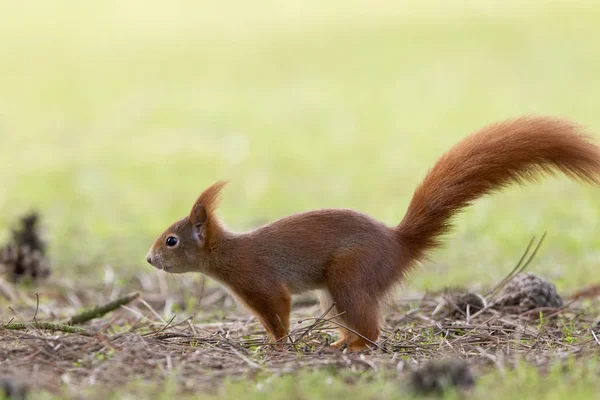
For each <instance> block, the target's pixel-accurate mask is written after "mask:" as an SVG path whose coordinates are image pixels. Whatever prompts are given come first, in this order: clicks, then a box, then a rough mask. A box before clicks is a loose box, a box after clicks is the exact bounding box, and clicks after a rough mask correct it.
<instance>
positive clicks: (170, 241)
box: [167, 236, 178, 247]
mask: <svg viewBox="0 0 600 400" xmlns="http://www.w3.org/2000/svg"><path fill="white" fill-rule="evenodd" d="M177 242H178V240H177V238H176V237H175V236H169V237H168V238H167V246H168V247H173V246H176V245H177Z"/></svg>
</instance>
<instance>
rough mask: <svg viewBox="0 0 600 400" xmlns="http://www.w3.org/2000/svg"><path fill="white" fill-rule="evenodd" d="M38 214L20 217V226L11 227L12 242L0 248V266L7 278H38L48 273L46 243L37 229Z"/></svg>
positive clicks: (14, 280) (48, 264)
mask: <svg viewBox="0 0 600 400" xmlns="http://www.w3.org/2000/svg"><path fill="white" fill-rule="evenodd" d="M37 223H38V214H37V213H32V214H30V215H27V216H25V217H23V218H22V219H21V225H22V226H21V228H20V229H13V231H12V233H13V235H12V236H13V237H12V239H13V240H12V243H9V244H8V245H6V247H4V248H3V249H0V266H1V267H2V270H3V273H4V274H6V275H7V276H8V279H9V280H11V281H13V282H17V281H19V280H21V279H22V278H30V279H32V280H38V279H43V278H46V277H48V276H49V275H50V261H49V260H48V259H47V258H46V256H45V250H46V244H45V243H44V241H43V240H42V239H41V237H40V235H39V233H38V231H37V226H38V225H37Z"/></svg>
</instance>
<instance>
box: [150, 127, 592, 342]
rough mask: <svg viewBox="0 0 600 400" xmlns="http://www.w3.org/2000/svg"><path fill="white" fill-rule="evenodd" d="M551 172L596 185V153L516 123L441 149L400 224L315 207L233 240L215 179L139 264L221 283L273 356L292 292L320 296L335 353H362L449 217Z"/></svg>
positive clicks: (559, 132) (586, 144)
mask: <svg viewBox="0 0 600 400" xmlns="http://www.w3.org/2000/svg"><path fill="white" fill-rule="evenodd" d="M558 171H560V172H562V173H564V174H566V175H567V176H569V177H571V178H574V179H576V180H579V181H584V182H588V183H595V184H598V183H600V148H599V147H598V146H597V145H595V144H594V143H593V142H592V140H591V139H590V138H589V137H588V136H586V134H585V133H584V132H583V131H582V129H581V128H580V127H578V126H577V125H575V124H573V123H571V122H569V121H566V120H563V119H558V118H551V117H521V118H518V119H514V120H508V121H504V122H499V123H495V124H492V125H489V126H486V127H484V128H482V129H480V130H479V131H477V132H475V133H473V134H471V135H470V136H468V137H466V138H465V139H463V140H462V141H461V142H459V143H458V144H456V145H455V146H454V147H453V148H451V149H450V151H448V152H447V153H445V154H444V155H443V156H442V157H441V158H440V159H439V161H438V162H437V163H436V164H435V165H434V166H433V168H432V169H431V170H430V171H429V172H428V174H427V175H426V176H425V179H424V180H423V182H422V183H421V185H420V186H419V187H417V189H416V191H415V193H414V195H413V197H412V200H411V202H410V205H409V206H408V210H407V212H406V215H405V216H404V218H403V219H402V221H401V222H400V224H398V225H397V226H387V225H385V224H383V223H381V222H379V221H376V220H374V219H372V218H371V217H369V216H367V215H365V214H362V213H360V212H357V211H353V210H348V209H322V210H315V211H309V212H304V213H299V214H293V215H290V216H288V217H285V218H282V219H279V220H277V221H275V222H272V223H270V224H267V225H264V226H262V227H260V228H257V229H254V230H251V231H249V232H244V233H238V232H232V231H230V230H228V229H226V228H225V227H224V226H223V224H222V223H221V222H220V221H219V219H218V218H217V216H216V214H215V211H216V208H217V203H218V198H219V193H220V192H221V189H223V186H224V185H225V182H217V183H215V184H214V185H212V186H210V187H209V188H208V189H206V190H205V191H204V192H203V193H202V194H201V195H200V196H199V197H198V199H197V200H196V202H195V203H194V205H193V207H192V209H191V212H190V214H189V215H188V216H186V217H185V218H183V219H181V220H179V221H177V222H175V223H174V224H173V225H171V226H170V227H169V228H168V229H167V230H166V231H165V232H164V233H163V234H161V235H160V237H159V238H158V239H157V240H156V242H155V243H154V245H153V246H152V248H151V249H150V251H149V252H148V255H147V258H146V260H147V261H148V263H150V264H151V265H153V266H154V267H155V268H157V269H159V270H163V271H165V272H168V273H183V272H201V273H203V274H206V275H208V276H209V277H212V278H214V279H215V280H217V281H218V282H220V283H221V284H223V285H224V286H226V287H227V288H228V289H229V290H230V291H231V292H232V293H233V294H234V296H235V297H236V298H237V299H238V300H239V301H241V302H242V303H243V304H245V305H246V306H247V307H248V308H249V309H250V310H251V311H252V312H253V313H254V314H255V315H256V316H257V317H258V318H259V320H260V322H261V323H262V324H263V326H264V328H265V330H266V332H267V335H268V337H269V340H270V342H271V343H274V345H275V346H276V347H277V348H281V347H282V345H281V343H282V342H283V341H284V340H285V339H286V338H287V335H288V331H289V318H290V309H291V296H292V295H293V294H298V293H301V292H304V291H308V290H319V291H320V294H321V296H320V302H321V307H322V308H323V309H324V310H328V309H332V310H333V312H334V313H335V314H333V315H338V314H339V317H338V321H339V324H340V325H341V326H343V328H341V329H340V339H339V340H338V341H336V342H335V343H333V344H332V346H333V347H334V348H346V347H347V348H348V350H349V351H360V350H363V349H365V348H367V347H368V346H369V345H372V344H373V343H375V342H376V341H377V340H378V338H379V333H380V312H381V303H382V301H383V300H384V297H385V296H386V294H389V292H390V291H391V289H392V288H394V286H395V284H397V283H400V282H401V281H402V280H403V278H404V277H405V275H406V273H407V272H408V271H409V270H411V269H412V268H414V267H415V266H416V265H417V263H418V262H421V261H424V260H425V259H426V258H427V255H428V253H430V251H431V250H433V249H435V248H436V247H437V246H438V245H439V244H440V237H441V236H442V235H443V234H445V233H447V232H448V231H449V230H450V228H451V225H450V223H451V219H452V217H453V216H454V215H455V214H456V213H457V212H459V211H460V210H461V209H463V208H464V207H466V206H468V205H469V204H470V203H471V202H472V201H474V200H475V199H477V198H479V197H482V196H484V195H486V194H489V193H492V192H494V191H497V190H499V189H501V188H503V187H505V186H507V185H508V184H510V183H519V184H523V183H525V182H527V181H535V180H536V179H537V178H539V177H541V176H543V175H553V174H554V173H555V172H558ZM346 328H348V329H346ZM275 342H277V343H275Z"/></svg>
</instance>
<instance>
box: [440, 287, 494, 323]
mask: <svg viewBox="0 0 600 400" xmlns="http://www.w3.org/2000/svg"><path fill="white" fill-rule="evenodd" d="M484 307H485V302H484V300H483V298H482V297H481V296H479V295H477V294H476V293H472V292H464V293H457V294H454V295H451V296H449V298H448V299H447V305H446V310H447V312H448V314H449V315H450V316H452V317H453V318H457V319H459V318H464V317H465V316H466V315H467V308H468V311H469V315H473V314H475V313H476V312H477V311H480V310H483V308H484Z"/></svg>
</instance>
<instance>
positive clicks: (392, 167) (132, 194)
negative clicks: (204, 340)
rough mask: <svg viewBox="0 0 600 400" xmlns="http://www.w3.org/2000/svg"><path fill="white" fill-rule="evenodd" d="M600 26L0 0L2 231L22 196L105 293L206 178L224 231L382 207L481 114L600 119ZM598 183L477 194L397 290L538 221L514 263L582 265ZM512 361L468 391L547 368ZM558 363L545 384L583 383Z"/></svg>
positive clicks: (394, 208)
mask: <svg viewBox="0 0 600 400" xmlns="http://www.w3.org/2000/svg"><path fill="white" fill-rule="evenodd" d="M599 22H600V4H598V3H597V2H594V1H575V2H561V1H551V2H547V1H542V0H539V1H529V2H525V3H523V2H518V1H515V0H509V1H499V0H490V1H486V2H474V1H468V2H463V3H461V4H460V5H458V4H456V3H452V2H444V1H441V0H427V1H422V2H416V1H403V2H397V1H379V2H376V3H373V2H367V1H365V0H350V1H345V2H340V1H332V2H327V3H323V2H317V1H313V0H309V1H304V2H301V3H293V4H292V3H281V2H275V1H263V2H259V3H252V4H250V3H248V2H242V1H239V0H238V1H235V0H227V1H225V2H219V3H212V2H205V1H203V2H185V3H179V4H173V3H168V2H158V1H154V0H150V1H143V2H142V1H141V0H132V1H128V2H126V3H118V2H96V3H89V2H76V1H74V0H57V1H53V2H37V3H36V4H35V5H25V4H21V3H19V2H2V3H0V37H2V38H5V40H2V41H0V59H1V60H2V62H0V88H1V89H0V110H1V111H0V241H2V240H3V239H6V238H7V235H8V228H9V226H10V224H11V223H12V222H13V221H14V219H15V218H16V217H17V216H18V215H20V214H22V213H23V212H26V211H28V210H29V209H31V208H36V209H39V210H40V211H41V213H42V216H43V218H44V221H45V223H46V225H47V228H48V237H49V239H50V241H51V247H50V250H51V253H52V254H51V256H52V259H53V260H54V275H53V279H54V281H55V282H59V283H60V284H61V285H63V286H68V287H74V286H80V287H82V288H84V287H93V288H94V290H100V291H103V292H105V293H110V292H111V291H112V290H113V289H114V288H115V287H116V288H121V287H123V286H127V285H131V284H132V282H133V281H134V280H135V277H136V276H138V275H140V274H154V272H153V271H151V270H150V269H149V267H148V266H147V265H145V261H144V256H145V254H146V251H147V249H148V248H149V247H150V245H151V243H152V242H153V240H154V239H155V237H156V236H157V235H158V234H159V233H160V232H161V231H162V229H163V228H164V227H166V226H167V225H168V224H169V223H171V222H172V221H173V220H175V219H177V218H179V217H181V216H182V215H185V214H186V213H187V211H188V209H189V207H190V206H191V204H192V201H193V200H194V199H195V197H196V196H197V194H198V193H199V192H200V191H201V190H202V189H203V188H204V187H206V186H207V185H209V184H211V183H213V182H214V181H216V180H219V179H229V180H230V185H229V186H228V188H227V190H226V191H225V193H224V201H223V203H222V207H221V209H220V212H221V214H222V216H223V218H224V220H225V221H226V222H227V224H228V225H230V226H231V227H232V228H235V229H239V230H243V229H248V228H251V227H254V226H256V225H257V224H260V223H263V222H266V221H270V220H273V219H276V218H278V217H282V216H284V215H287V214H290V213H294V212H298V211H303V210H308V209H314V208H322V207H344V208H345V207H349V208H355V209H358V210H361V211H364V212H366V213H368V214H370V215H372V216H374V217H376V218H378V219H380V220H382V221H384V222H386V223H388V224H395V223H397V222H399V221H400V219H401V218H402V216H403V213H404V211H405V209H406V206H407V205H408V202H409V200H410V197H411V194H412V191H413V190H414V188H415V187H416V185H417V184H418V183H419V182H420V180H421V179H422V177H423V176H424V174H425V173H426V171H427V169H428V168H429V167H430V166H431V165H432V163H433V162H435V160H436V159H437V158H438V157H439V156H440V154H441V153H442V152H444V151H445V150H447V149H448V148H449V146H451V145H452V144H454V143H455V142H456V141H457V140H459V139H460V138H462V137H463V136H465V135H466V134H468V133H469V132H471V131H473V130H475V129H477V128H479V127H481V126H483V125H485V124H487V123H489V122H492V121H496V120H501V119H504V118H509V117H515V116H518V115H521V114H526V113H542V114H551V115H559V116H566V117H569V118H571V119H573V120H575V121H578V122H580V123H582V124H584V125H587V126H589V127H590V128H591V130H592V131H595V132H598V133H600V116H599V114H598V112H597V108H598V104H600V80H598V79H597V71H599V70H600V54H598V52H596V51H593V45H591V42H590V40H591V38H594V37H600V23H599ZM596 136H598V134H596ZM598 137H600V136H598ZM599 195H600V191H599V189H598V188H592V187H587V186H583V185H579V184H576V183H573V182H569V181H567V180H566V179H564V178H558V179H553V180H545V181H543V182H541V183H540V184H538V185H535V186H530V187H527V188H512V189H510V190H507V191H505V192H503V193H501V194H498V195H495V196H493V197H490V198H486V199H483V200H481V201H479V202H477V204H475V205H474V206H473V207H471V208H470V209H468V210H467V211H466V212H465V213H463V214H462V215H461V216H460V217H459V218H458V219H457V221H456V229H455V230H454V232H453V234H452V235H451V236H450V237H449V238H448V240H447V246H446V247H445V248H443V249H440V250H439V251H437V252H436V253H435V255H434V257H433V259H432V261H431V262H428V263H426V264H425V265H424V266H423V268H422V269H421V270H419V271H416V272H414V273H413V274H412V276H411V277H410V281H409V283H408V284H407V285H406V289H405V290H406V291H407V292H412V291H414V292H422V291H424V290H441V289H443V288H445V287H447V286H471V287H475V288H480V287H489V286H491V285H493V284H494V283H495V282H498V281H499V280H500V279H501V278H502V277H504V276H505V275H506V274H507V273H508V271H510V269H511V268H512V266H513V265H514V263H515V261H516V260H517V259H518V257H519V256H520V254H521V252H522V250H523V248H524V246H525V244H526V243H527V241H528V240H529V239H530V237H531V236H533V235H537V236H539V235H541V234H542V233H543V232H544V231H547V232H548V236H547V237H546V240H545V243H544V245H543V246H542V248H541V250H540V252H539V254H538V255H537V257H536V259H535V261H534V263H533V264H532V265H531V266H530V267H529V269H530V270H533V271H535V272H536V273H538V274H540V275H544V276H546V277H548V278H549V279H551V280H552V281H553V282H555V283H556V284H557V286H558V288H559V290H561V291H573V290H575V289H578V288H580V287H581V286H583V285H585V284H588V283H590V282H591V281H595V280H596V279H595V277H596V276H597V272H596V271H597V270H598V266H599V264H600V252H598V249H600V236H598V235H597V234H596V232H597V231H598V224H597V221H598V220H600V218H599V217H600V203H599V202H598V201H597V199H598V196H599ZM107 266H110V268H109V267H107ZM107 271H108V272H107ZM111 271H112V272H111ZM112 273H114V276H115V278H114V281H111V284H110V285H109V284H105V283H104V282H105V280H106V279H108V278H107V277H108V276H111V274H112ZM160 279H163V278H160ZM109 280H110V279H109ZM187 280H189V282H187ZM198 280H199V278H198V277H194V278H193V279H192V278H186V281H183V282H179V281H178V282H171V283H170V284H171V286H172V287H175V289H174V290H176V291H179V290H181V288H182V287H183V288H184V290H188V289H190V287H193V285H195V283H196V282H198ZM186 282H187V283H186ZM474 282H477V283H474ZM155 287H156V286H155ZM115 290H118V289H115ZM190 290H191V289H190ZM90 301H92V300H90ZM92 302H93V301H92ZM215 312H216V313H218V312H219V311H218V310H216V311H215ZM6 315H9V314H8V313H7V314H6ZM0 316H2V319H3V320H4V316H5V314H4V311H3V312H2V313H1V314H0ZM164 317H168V315H165V316H164ZM565 329H569V328H565ZM518 371H520V369H519V370H518ZM518 371H517V376H514V377H512V378H510V379H514V380H510V381H509V382H514V385H505V384H502V385H496V384H494V382H493V380H494V379H496V378H497V375H494V376H495V377H496V378H490V380H489V381H488V383H486V384H485V385H484V386H483V387H484V389H481V390H482V391H483V393H484V394H485V391H486V389H485V388H493V390H494V391H495V393H498V396H499V397H498V398H503V397H502V396H506V397H509V396H513V397H514V395H515V393H516V394H519V393H521V392H522V391H523V390H531V391H533V390H534V389H538V388H539V387H541V386H543V385H542V383H541V381H540V380H539V379H538V378H531V379H530V377H529V375H527V379H525V378H522V377H520V376H518V373H519V372H518ZM317 376H318V375H317ZM569 376H570V375H567V376H566V379H565V380H563V381H561V380H559V379H556V380H555V382H554V381H553V382H554V383H555V385H554V383H553V384H552V385H550V386H551V387H556V393H564V391H573V393H579V390H581V398H584V397H585V393H586V390H588V389H587V388H588V387H589V388H594V387H595V386H594V385H595V384H593V382H591V380H590V379H587V380H586V379H584V380H581V381H577V382H574V381H571V380H570V379H569ZM290 379H291V378H281V380H279V379H275V380H274V381H273V382H274V383H273V384H274V385H275V386H274V387H275V389H263V391H264V390H267V391H268V392H269V393H270V394H273V395H274V394H275V393H288V392H287V390H288V389H289V390H292V389H293V387H292V388H288V386H286V385H291V383H289V382H290ZM306 379H307V380H308V381H310V382H312V381H311V379H313V380H315V378H314V377H312V378H311V377H310V375H309V376H308V377H307V378H306ZM507 379H508V378H507ZM540 379H541V378H540ZM334 381H335V380H334ZM335 382H337V381H335ZM588 383H589V385H588ZM278 385H279V386H278ZM311 385H316V386H315V387H316V389H315V390H316V393H327V390H325V388H324V387H323V389H322V390H321V389H320V388H321V387H322V386H319V385H325V384H323V383H322V382H321V383H319V384H315V383H314V382H313V383H311ZM393 385H394V384H393V383H390V382H389V381H387V380H386V381H384V382H380V383H370V384H368V385H366V386H367V388H366V389H365V391H366V392H365V393H366V394H365V395H364V396H365V397H364V398H373V397H369V396H375V397H374V398H377V397H376V396H378V395H379V394H378V393H379V391H380V390H383V391H384V393H389V392H385V391H386V390H388V391H391V390H393V389H391V387H392V386H393ZM536 385H537V386H536ZM334 386H335V384H334ZM265 387H266V388H269V387H270V386H269V385H266V386H265ZM513 387H514V388H516V389H513ZM240 388H241V389H240ZM243 388H245V386H244V385H243V384H237V386H236V385H232V386H228V387H227V389H224V390H227V391H228V392H226V393H224V394H222V396H223V397H225V398H226V397H227V396H228V395H231V394H232V393H236V392H235V391H236V390H244V389H243ZM340 390H342V392H340V393H341V394H339V396H340V397H341V396H348V395H349V393H352V394H355V395H356V396H359V392H357V391H356V390H355V389H354V388H353V387H350V388H348V387H346V386H343V385H341V388H340ZM344 390H346V392H344ZM513 390H515V391H513ZM561 390H563V392H561ZM228 393H229V394H228ZM252 393H254V392H252ZM258 393H259V392H257V396H258ZM260 393H264V392H260ZM361 393H362V392H361ZM553 393H554V392H553ZM546 394H547V395H548V396H551V395H553V394H551V393H546ZM298 396H300V397H298V398H302V397H301V396H302V394H300V395H298ZM314 396H315V397H317V394H314ZM311 398H313V395H311ZM546 398H548V397H546Z"/></svg>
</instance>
